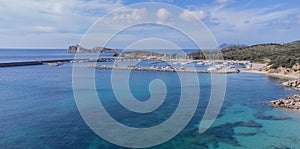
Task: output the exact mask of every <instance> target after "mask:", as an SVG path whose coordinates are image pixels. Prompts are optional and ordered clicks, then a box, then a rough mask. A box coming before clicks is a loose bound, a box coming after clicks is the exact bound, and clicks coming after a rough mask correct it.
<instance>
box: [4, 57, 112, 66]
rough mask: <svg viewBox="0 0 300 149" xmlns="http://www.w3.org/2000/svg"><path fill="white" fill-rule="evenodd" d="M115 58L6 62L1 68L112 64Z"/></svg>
mask: <svg viewBox="0 0 300 149" xmlns="http://www.w3.org/2000/svg"><path fill="white" fill-rule="evenodd" d="M114 60H115V58H97V59H91V58H88V59H58V60H39V61H21V62H4V63H0V67H16V66H30V65H44V64H48V65H51V66H58V65H59V64H60V63H69V62H112V61H114Z"/></svg>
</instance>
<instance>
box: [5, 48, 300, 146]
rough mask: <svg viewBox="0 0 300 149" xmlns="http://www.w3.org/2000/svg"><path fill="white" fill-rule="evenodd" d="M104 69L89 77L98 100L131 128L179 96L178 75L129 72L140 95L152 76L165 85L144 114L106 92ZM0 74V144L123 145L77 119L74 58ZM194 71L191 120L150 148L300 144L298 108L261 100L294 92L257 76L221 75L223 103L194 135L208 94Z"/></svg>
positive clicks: (167, 112) (164, 111) (206, 80)
mask: <svg viewBox="0 0 300 149" xmlns="http://www.w3.org/2000/svg"><path fill="white" fill-rule="evenodd" d="M8 55H9V54H8ZM66 56H68V55H66ZM33 57H34V56H33ZM37 57H38V56H37ZM12 58H13V56H12ZM7 60H8V59H7ZM86 65H87V64H86ZM82 69H89V68H87V67H85V66H84V67H82ZM121 72H122V71H120V73H121ZM110 73H111V71H110V70H100V69H98V70H96V73H95V76H96V80H95V82H96V87H97V91H98V95H99V96H101V100H102V101H101V102H102V103H103V105H104V106H105V108H106V110H107V111H108V112H109V113H110V115H111V116H112V117H113V118H115V119H116V120H118V121H119V122H121V123H123V124H125V125H128V126H132V127H150V126H155V125H157V124H159V123H161V122H163V121H164V120H166V119H167V118H168V117H170V116H171V115H172V113H173V112H174V110H175V109H176V107H177V104H178V102H179V97H180V84H179V82H178V80H179V78H178V75H177V74H176V73H171V72H146V71H133V72H131V76H130V88H131V91H132V93H133V95H134V96H135V97H136V98H137V99H139V100H142V101H145V100H147V99H148V98H149V96H150V93H149V91H148V85H149V83H150V81H151V80H153V79H161V80H163V81H164V82H165V84H166V86H167V89H168V93H167V97H166V99H165V102H164V103H163V104H162V106H161V107H159V108H158V109H157V110H156V111H154V112H151V113H147V114H137V113H134V112H131V111H128V110H126V109H125V108H124V107H122V106H121V105H120V104H119V103H118V102H117V100H116V98H115V97H114V94H113V92H112V90H111V84H110ZM0 74H1V77H0V95H1V96H0V146H1V148H101V149H102V148H121V147H119V146H116V145H113V144H111V143H108V142H107V141H105V140H103V139H101V138H100V137H98V136H97V135H96V134H95V133H94V132H92V131H91V130H90V129H89V127H88V126H87V125H86V124H85V123H84V121H83V120H82V118H81V116H80V113H79V111H78V109H77V107H76V103H75V100H74V97H73V90H72V64H64V65H61V66H59V67H52V66H48V65H40V66H26V67H7V68H0ZM198 76H199V82H200V84H201V88H200V102H199V105H198V108H197V111H196V113H195V115H194V116H193V118H192V120H191V121H190V122H189V124H188V126H187V127H186V128H185V129H184V130H182V131H181V132H180V133H179V134H178V135H177V136H176V137H174V138H173V139H171V140H169V141H168V142H165V143H163V144H161V145H158V146H154V147H152V148H191V149H193V148H197V149H199V148H224V149H227V148H276V147H289V148H298V146H300V143H299V142H300V136H299V132H300V127H299V124H300V113H297V112H293V111H286V110H280V109H273V108H270V107H268V106H267V104H261V102H267V101H269V100H274V99H277V98H280V97H284V96H286V95H288V94H292V93H298V92H296V91H293V90H290V89H287V88H284V87H281V86H278V85H277V84H278V83H279V81H278V80H274V79H270V78H268V77H266V76H264V75H262V74H252V73H239V74H229V75H227V90H226V97H225V102H224V105H223V107H222V110H221V112H220V114H219V116H218V119H217V120H216V121H215V123H214V124H213V126H212V127H210V128H209V129H208V130H207V131H206V132H205V133H204V134H199V133H198V126H199V121H200V120H201V118H202V116H203V113H204V111H205V108H206V106H207V102H208V99H209V96H210V75H209V74H199V75H198ZM83 77H84V76H83ZM141 137H142V136H141Z"/></svg>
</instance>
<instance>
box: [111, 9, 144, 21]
mask: <svg viewBox="0 0 300 149" xmlns="http://www.w3.org/2000/svg"><path fill="white" fill-rule="evenodd" d="M147 15H148V12H147V9H146V8H140V9H137V8H123V9H120V10H118V11H116V12H114V13H113V14H112V19H113V21H114V22H115V21H117V22H120V23H122V22H123V23H135V22H140V21H142V20H146V19H147Z"/></svg>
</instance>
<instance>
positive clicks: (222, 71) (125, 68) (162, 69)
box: [88, 65, 240, 74]
mask: <svg viewBox="0 0 300 149" xmlns="http://www.w3.org/2000/svg"><path fill="white" fill-rule="evenodd" d="M88 67H90V68H97V69H117V70H138V71H161V72H192V73H219V74H226V73H239V72H240V70H239V69H236V68H231V69H220V70H211V71H209V70H191V69H174V68H154V67H134V66H126V67H125V66H105V65H89V66H88Z"/></svg>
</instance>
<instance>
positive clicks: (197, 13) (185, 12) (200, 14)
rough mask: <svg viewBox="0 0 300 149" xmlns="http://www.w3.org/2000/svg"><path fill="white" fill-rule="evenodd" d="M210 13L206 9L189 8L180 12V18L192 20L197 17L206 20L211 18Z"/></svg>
mask: <svg viewBox="0 0 300 149" xmlns="http://www.w3.org/2000/svg"><path fill="white" fill-rule="evenodd" d="M209 16H210V14H208V13H207V12H205V11H204V10H197V11H189V10H183V12H182V13H181V14H180V16H179V17H180V18H181V19H182V20H186V21H191V20H193V19H194V17H197V18H198V19H200V20H204V19H207V18H209Z"/></svg>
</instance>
